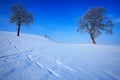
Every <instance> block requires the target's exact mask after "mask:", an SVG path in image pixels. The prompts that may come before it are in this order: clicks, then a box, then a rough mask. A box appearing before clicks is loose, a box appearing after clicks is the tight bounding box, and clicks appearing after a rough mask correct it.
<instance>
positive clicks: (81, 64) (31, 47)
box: [0, 32, 120, 80]
mask: <svg viewBox="0 0 120 80" xmlns="http://www.w3.org/2000/svg"><path fill="white" fill-rule="evenodd" d="M0 36H1V37H2V38H0V52H1V54H0V80H120V46H105V45H99V44H98V45H97V44H96V45H94V44H63V43H58V42H54V41H51V40H49V39H46V38H44V37H41V36H35V35H28V34H21V36H20V37H17V36H16V35H15V33H11V32H0ZM33 41H34V42H33Z"/></svg>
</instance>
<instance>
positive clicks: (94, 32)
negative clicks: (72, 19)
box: [77, 7, 114, 44]
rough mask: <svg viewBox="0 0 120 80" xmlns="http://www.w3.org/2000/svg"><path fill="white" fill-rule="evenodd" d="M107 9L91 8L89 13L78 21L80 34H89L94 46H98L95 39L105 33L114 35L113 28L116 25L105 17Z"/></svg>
mask: <svg viewBox="0 0 120 80" xmlns="http://www.w3.org/2000/svg"><path fill="white" fill-rule="evenodd" d="M105 12H106V10H105V8H103V7H96V8H90V9H88V10H87V12H86V13H85V14H84V15H83V16H82V17H81V18H80V19H79V20H78V25H79V27H78V29H77V31H78V32H82V33H86V32H87V33H88V34H89V35H90V38H91V39H92V42H93V44H96V41H95V39H96V38H97V37H98V36H99V35H100V34H101V33H102V31H105V33H108V34H112V33H113V32H112V28H113V26H114V24H113V23H112V21H111V20H110V19H108V17H107V16H104V15H105Z"/></svg>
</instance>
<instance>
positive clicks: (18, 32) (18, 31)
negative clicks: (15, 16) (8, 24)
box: [17, 23, 20, 36]
mask: <svg viewBox="0 0 120 80" xmlns="http://www.w3.org/2000/svg"><path fill="white" fill-rule="evenodd" d="M19 35H20V23H19V24H18V30H17V36H19Z"/></svg>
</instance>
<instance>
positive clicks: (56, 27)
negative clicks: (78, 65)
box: [0, 0, 120, 45]
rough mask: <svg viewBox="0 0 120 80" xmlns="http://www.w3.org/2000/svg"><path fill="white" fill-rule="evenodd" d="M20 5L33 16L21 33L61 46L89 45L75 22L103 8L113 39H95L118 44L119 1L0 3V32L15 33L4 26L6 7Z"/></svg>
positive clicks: (16, 0)
mask: <svg viewBox="0 0 120 80" xmlns="http://www.w3.org/2000/svg"><path fill="white" fill-rule="evenodd" d="M16 3H21V4H22V5H23V6H24V7H25V9H26V10H27V11H30V12H32V13H33V16H34V23H33V24H31V25H29V26H28V27H25V26H21V32H23V33H28V34H36V35H42V36H43V35H48V36H50V37H51V38H52V39H53V40H55V41H60V42H64V43H80V44H84V43H86V44H87V43H91V39H90V37H89V35H88V34H87V33H86V34H82V33H79V32H76V29H77V27H78V26H77V19H78V18H79V17H81V16H82V15H83V14H84V13H85V11H86V10H87V9H89V8H91V7H98V6H103V7H104V8H106V10H107V12H106V15H108V17H109V18H110V19H112V20H113V22H114V24H115V27H114V29H113V32H114V34H113V35H107V34H104V33H103V34H102V35H101V36H100V37H98V38H97V39H96V41H97V43H99V44H115V45H116V44H120V27H119V26H120V10H119V5H120V0H0V31H11V32H16V30H17V26H16V25H15V24H10V23H8V20H9V18H10V14H11V13H10V6H11V5H14V4H16Z"/></svg>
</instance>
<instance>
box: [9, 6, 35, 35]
mask: <svg viewBox="0 0 120 80" xmlns="http://www.w3.org/2000/svg"><path fill="white" fill-rule="evenodd" d="M10 10H11V12H12V14H11V18H10V20H9V22H10V23H15V24H16V25H17V26H18V28H17V36H19V34H20V27H21V25H26V26H27V25H29V24H30V23H31V22H33V15H32V13H31V12H27V11H26V10H25V8H24V7H23V6H22V5H21V4H17V5H13V6H11V8H10Z"/></svg>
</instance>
